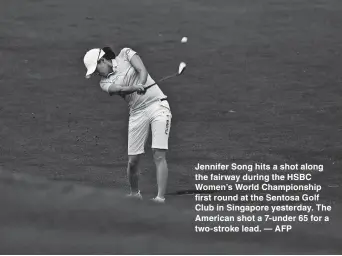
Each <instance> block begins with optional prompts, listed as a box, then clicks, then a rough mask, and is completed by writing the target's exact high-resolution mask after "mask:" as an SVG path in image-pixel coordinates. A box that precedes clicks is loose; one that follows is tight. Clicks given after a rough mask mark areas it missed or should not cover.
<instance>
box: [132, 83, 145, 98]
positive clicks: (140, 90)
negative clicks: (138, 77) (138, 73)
mask: <svg viewBox="0 0 342 256" xmlns="http://www.w3.org/2000/svg"><path fill="white" fill-rule="evenodd" d="M135 87H136V88H137V93H138V94H139V95H143V94H145V92H146V90H145V88H144V86H143V85H142V84H137V85H136V86H135Z"/></svg>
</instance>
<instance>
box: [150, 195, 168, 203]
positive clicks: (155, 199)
mask: <svg viewBox="0 0 342 256" xmlns="http://www.w3.org/2000/svg"><path fill="white" fill-rule="evenodd" d="M152 201H153V202H155V203H159V204H163V203H165V198H161V197H159V196H157V197H155V198H152Z"/></svg>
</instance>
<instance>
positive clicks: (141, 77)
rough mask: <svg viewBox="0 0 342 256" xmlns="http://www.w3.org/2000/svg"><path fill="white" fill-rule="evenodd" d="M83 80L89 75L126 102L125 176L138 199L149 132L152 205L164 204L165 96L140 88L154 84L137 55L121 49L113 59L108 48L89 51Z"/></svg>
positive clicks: (153, 89) (168, 114)
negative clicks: (155, 186)
mask: <svg viewBox="0 0 342 256" xmlns="http://www.w3.org/2000/svg"><path fill="white" fill-rule="evenodd" d="M84 65H85V66H86V69H87V73H86V78H89V77H90V76H91V75H92V74H93V73H95V71H96V73H97V74H98V75H99V76H100V77H101V81H100V87H101V88H102V90H103V91H105V92H107V93H109V94H110V95H120V96H121V97H123V98H124V99H125V101H126V102H127V103H128V108H129V124H128V166H127V175H128V180H129V184H130V189H131V193H130V194H129V196H131V197H136V198H140V199H141V198H142V196H141V194H140V190H139V186H138V181H139V173H140V169H139V160H140V155H141V154H143V153H145V144H146V141H147V139H148V135H149V128H150V126H151V130H152V150H153V159H154V163H155V165H156V169H157V183H158V195H157V196H156V197H155V198H153V199H152V200H154V201H155V202H159V203H163V202H164V201H165V197H164V196H165V192H166V186H167V178H168V167H167V162H166V151H167V149H168V139H169V133H170V126H171V117H172V115H171V110H170V106H169V104H168V102H167V97H166V96H165V95H164V93H163V92H162V91H161V89H160V88H159V86H158V85H155V86H152V87H150V88H149V89H148V90H145V89H144V86H145V85H146V86H148V85H150V84H153V83H154V82H155V81H154V80H153V79H152V78H151V77H150V75H149V74H148V72H147V70H146V68H145V66H144V64H143V62H142V60H141V58H140V57H139V55H138V54H137V53H136V52H135V51H134V50H132V49H130V48H124V49H122V50H121V51H120V53H119V55H118V56H116V55H115V54H114V52H113V51H112V50H111V49H110V48H109V47H105V48H103V49H99V48H96V49H92V50H89V51H88V52H87V53H86V54H85V56H84Z"/></svg>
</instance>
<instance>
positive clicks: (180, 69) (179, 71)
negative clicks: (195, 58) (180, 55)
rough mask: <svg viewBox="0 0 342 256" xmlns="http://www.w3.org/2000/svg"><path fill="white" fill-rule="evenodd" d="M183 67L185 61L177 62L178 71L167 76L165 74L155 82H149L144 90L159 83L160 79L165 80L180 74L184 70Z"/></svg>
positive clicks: (184, 66)
mask: <svg viewBox="0 0 342 256" xmlns="http://www.w3.org/2000/svg"><path fill="white" fill-rule="evenodd" d="M185 68H186V63H185V62H181V63H180V64H179V67H178V72H177V73H174V74H172V75H169V76H165V77H163V78H161V79H159V80H158V81H157V82H155V83H153V84H150V85H149V86H147V87H145V91H146V90H147V89H149V88H151V87H152V86H153V85H156V84H158V83H160V82H162V81H165V80H167V79H170V78H173V77H176V76H180V75H181V74H182V73H183V72H184V70H185Z"/></svg>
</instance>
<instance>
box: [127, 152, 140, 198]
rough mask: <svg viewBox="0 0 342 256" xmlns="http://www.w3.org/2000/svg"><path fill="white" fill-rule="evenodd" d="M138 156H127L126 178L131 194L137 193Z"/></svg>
mask: <svg viewBox="0 0 342 256" xmlns="http://www.w3.org/2000/svg"><path fill="white" fill-rule="evenodd" d="M139 160H140V156H139V155H131V156H128V166H127V176H128V181H129V185H130V189H131V194H137V193H139V174H140V169H139Z"/></svg>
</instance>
